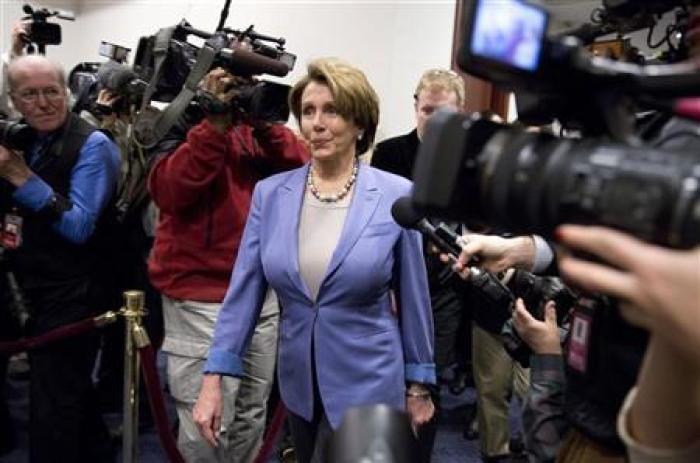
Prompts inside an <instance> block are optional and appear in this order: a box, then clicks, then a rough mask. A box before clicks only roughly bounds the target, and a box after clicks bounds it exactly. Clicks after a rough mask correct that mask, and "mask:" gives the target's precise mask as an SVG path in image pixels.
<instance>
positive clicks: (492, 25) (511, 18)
mask: <svg viewBox="0 0 700 463" xmlns="http://www.w3.org/2000/svg"><path fill="white" fill-rule="evenodd" d="M546 25H547V12H546V11H544V10H542V9H540V8H538V7H536V6H533V5H528V4H526V3H523V2H521V1H518V0H478V4H477V7H476V14H475V18H474V25H473V27H472V36H471V52H472V54H474V55H478V56H481V57H483V58H488V59H491V60H495V61H498V62H499V63H501V64H503V65H506V66H510V67H516V68H518V69H521V70H524V71H535V70H536V69H537V66H538V63H539V58H540V51H541V49H542V43H543V39H544V34H545V32H546V30H545V28H546Z"/></svg>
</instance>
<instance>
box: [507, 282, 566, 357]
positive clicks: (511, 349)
mask: <svg viewBox="0 0 700 463" xmlns="http://www.w3.org/2000/svg"><path fill="white" fill-rule="evenodd" d="M508 287H509V288H510V290H511V291H512V292H513V294H514V295H516V296H517V297H519V298H522V300H523V302H524V304H525V307H526V308H527V310H528V311H529V312H530V314H531V315H532V316H533V317H534V318H536V319H538V320H541V321H544V318H545V313H544V308H545V305H546V304H547V302H548V301H553V302H554V304H555V308H556V313H557V325H558V326H559V327H560V330H562V331H563V332H564V334H565V333H566V331H567V326H568V323H569V313H570V311H571V308H572V307H573V306H574V305H575V304H576V302H577V300H578V297H579V296H578V294H577V293H576V292H575V291H573V290H571V289H570V288H569V287H568V286H566V285H565V284H564V283H563V282H562V281H561V279H560V278H557V277H552V276H538V275H534V274H532V273H530V272H525V271H522V270H516V271H515V272H514V274H513V276H512V277H511V279H510V281H509V282H508ZM500 334H501V340H502V341H503V348H504V349H505V350H506V352H508V354H509V355H510V356H511V357H512V358H513V359H514V360H516V361H517V362H518V363H520V364H521V365H522V366H523V367H525V368H527V367H528V366H529V365H530V356H531V355H532V349H530V347H529V346H528V345H527V344H525V342H523V340H522V339H521V338H520V336H518V333H517V332H516V331H515V329H514V327H513V319H512V318H510V319H508V320H506V322H505V323H504V324H503V327H502V329H501V333H500ZM562 337H565V336H562Z"/></svg>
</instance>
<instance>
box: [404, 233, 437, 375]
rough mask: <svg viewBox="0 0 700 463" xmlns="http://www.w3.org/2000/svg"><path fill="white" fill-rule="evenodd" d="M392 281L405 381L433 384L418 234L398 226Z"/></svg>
mask: <svg viewBox="0 0 700 463" xmlns="http://www.w3.org/2000/svg"><path fill="white" fill-rule="evenodd" d="M395 265H396V267H395V270H394V282H395V289H396V294H397V295H398V302H399V317H400V323H401V335H402V341H403V351H404V361H405V362H406V365H405V369H406V381H409V382H417V383H424V384H435V383H436V376H435V362H434V357H433V333H434V332H433V313H432V309H431V306H430V295H429V292H428V277H427V274H426V270H425V262H424V261H423V245H422V239H421V236H420V234H419V233H418V232H417V231H414V230H406V229H401V235H400V238H399V240H398V241H397V243H396V248H395Z"/></svg>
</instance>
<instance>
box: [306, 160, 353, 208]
mask: <svg viewBox="0 0 700 463" xmlns="http://www.w3.org/2000/svg"><path fill="white" fill-rule="evenodd" d="M359 167H360V165H359V163H358V161H357V160H356V161H355V165H354V166H353V167H352V173H351V174H350V177H349V178H348V180H347V181H346V182H345V185H343V188H341V189H340V191H339V192H337V193H333V194H330V195H323V194H321V193H320V192H319V191H318V188H316V185H314V170H313V169H312V168H311V167H309V176H308V177H307V178H306V186H307V187H308V188H309V191H310V192H311V194H312V195H313V196H314V198H316V199H318V200H319V201H321V202H323V203H336V202H338V201H340V200H341V199H343V198H344V197H346V196H347V195H348V193H350V189H351V188H352V186H353V185H354V184H355V180H356V179H357V171H358V169H359Z"/></svg>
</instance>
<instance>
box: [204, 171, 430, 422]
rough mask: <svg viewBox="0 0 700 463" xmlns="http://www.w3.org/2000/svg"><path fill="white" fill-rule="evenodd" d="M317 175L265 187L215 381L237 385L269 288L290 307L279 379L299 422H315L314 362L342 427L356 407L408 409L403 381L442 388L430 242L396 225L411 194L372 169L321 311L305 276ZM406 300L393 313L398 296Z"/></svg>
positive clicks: (222, 321) (222, 320) (259, 189)
mask: <svg viewBox="0 0 700 463" xmlns="http://www.w3.org/2000/svg"><path fill="white" fill-rule="evenodd" d="M308 169H309V166H308V165H306V166H304V167H301V168H299V169H295V170H291V171H288V172H285V173H282V174H278V175H275V176H272V177H270V178H267V179H265V180H263V181H261V182H259V183H258V184H257V186H256V187H255V191H254V193H253V202H252V205H251V210H250V214H249V216H248V221H247V223H246V227H245V231H244V232H243V238H242V242H241V245H240V249H239V251H238V257H237V259H236V264H235V266H234V271H233V274H232V276H231V283H230V285H229V288H228V292H227V294H226V297H225V298H224V302H223V306H222V308H221V311H220V313H219V317H218V320H217V323H216V328H215V332H214V339H213V342H212V345H211V348H210V350H209V358H208V360H207V363H206V366H205V371H206V372H210V373H221V374H225V375H234V376H238V375H241V374H242V371H243V367H242V358H243V356H244V354H245V351H246V348H247V346H248V344H249V341H250V338H251V336H252V334H253V331H254V329H255V325H256V322H257V319H258V316H259V314H260V310H261V307H262V303H263V299H264V296H265V292H266V290H267V286H268V284H269V285H270V286H272V288H273V289H274V290H275V291H276V292H277V295H278V298H279V301H280V306H281V319H280V340H279V348H278V349H279V353H278V363H277V372H278V376H279V385H280V393H281V396H282V399H283V400H284V403H285V405H286V406H287V408H288V409H289V410H291V411H292V412H293V413H295V414H297V415H299V416H301V417H303V418H305V419H306V420H309V421H311V419H312V416H313V410H314V388H313V371H314V368H313V367H312V362H315V371H316V374H317V378H318V388H319V392H320V396H321V400H322V402H323V407H324V410H325V412H326V415H327V417H328V420H329V422H330V423H331V425H332V426H333V427H334V428H335V427H337V426H338V425H339V424H340V421H341V419H342V417H343V414H344V413H345V411H346V410H347V409H348V408H350V407H353V406H356V405H368V404H379V403H381V404H387V405H389V406H392V407H394V408H397V409H403V408H404V406H405V382H406V381H416V382H421V383H434V382H435V365H434V363H433V321H432V311H431V308H430V298H429V295H428V283H427V277H426V271H425V263H424V261H423V253H422V249H421V247H422V244H421V237H420V235H419V234H418V232H416V231H410V230H405V229H403V228H401V227H399V226H398V225H397V224H396V222H394V220H393V218H392V216H391V206H392V204H393V202H394V201H395V200H396V199H397V198H399V197H401V196H404V195H407V194H409V193H410V189H411V183H410V182H409V181H407V180H405V179H403V178H401V177H399V176H396V175H393V174H390V173H387V172H384V171H381V170H378V169H375V168H373V167H370V166H367V165H362V166H361V167H360V169H359V172H358V176H357V184H356V186H355V191H354V194H353V198H352V199H351V202H350V207H349V209H348V214H347V217H346V219H345V224H344V227H343V231H342V233H341V236H340V240H339V242H338V245H337V247H336V249H335V251H334V253H333V256H332V258H331V261H330V264H329V266H328V270H327V272H326V275H325V277H324V279H323V282H322V284H321V287H320V290H319V293H318V297H317V299H316V301H313V300H312V299H311V297H310V296H309V291H308V289H307V288H306V285H305V283H304V282H303V280H302V278H301V275H300V273H299V260H298V256H299V251H298V229H299V217H300V212H301V205H302V198H303V195H304V190H305V184H306V177H307V173H308ZM391 289H393V290H394V293H395V294H396V296H397V299H398V302H399V311H398V315H397V314H395V313H394V312H393V311H392V302H391V296H390V294H391V293H390V290H391Z"/></svg>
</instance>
